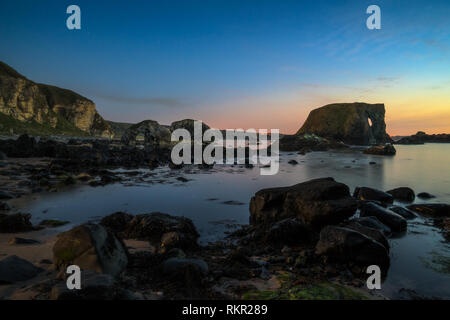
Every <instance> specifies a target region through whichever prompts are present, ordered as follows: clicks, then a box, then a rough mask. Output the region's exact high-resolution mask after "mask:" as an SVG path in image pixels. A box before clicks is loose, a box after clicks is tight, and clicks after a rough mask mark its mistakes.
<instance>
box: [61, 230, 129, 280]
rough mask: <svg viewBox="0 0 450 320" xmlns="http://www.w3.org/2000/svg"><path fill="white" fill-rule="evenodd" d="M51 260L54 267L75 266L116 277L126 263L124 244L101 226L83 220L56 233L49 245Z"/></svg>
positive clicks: (126, 256)
mask: <svg viewBox="0 0 450 320" xmlns="http://www.w3.org/2000/svg"><path fill="white" fill-rule="evenodd" d="M53 256H54V258H53V262H54V264H55V266H56V267H57V268H58V269H64V268H65V267H67V266H68V265H72V264H75V265H78V266H79V267H80V268H81V269H82V270H92V271H95V272H99V273H106V274H110V275H112V276H116V275H118V274H119V273H121V272H122V271H123V270H124V269H125V267H126V266H127V263H128V255H127V251H126V248H125V247H124V245H123V244H122V243H121V242H120V241H119V240H118V239H117V238H116V237H115V236H114V234H112V233H110V232H108V231H107V230H106V229H105V228H104V227H103V226H101V225H97V224H92V223H86V224H83V225H81V226H78V227H75V228H73V229H71V230H69V231H67V232H64V233H61V234H59V235H58V239H57V241H56V243H55V245H54V246H53Z"/></svg>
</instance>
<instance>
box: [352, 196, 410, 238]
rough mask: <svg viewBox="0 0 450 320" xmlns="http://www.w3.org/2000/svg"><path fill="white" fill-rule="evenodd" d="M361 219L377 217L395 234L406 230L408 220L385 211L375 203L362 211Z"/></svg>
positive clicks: (369, 203) (365, 206)
mask: <svg viewBox="0 0 450 320" xmlns="http://www.w3.org/2000/svg"><path fill="white" fill-rule="evenodd" d="M360 216H361V217H371V216H373V217H376V218H377V219H378V220H380V221H381V222H382V223H383V224H385V225H387V226H388V227H389V228H390V229H391V230H392V231H394V232H401V231H405V230H406V226H407V223H406V220H405V219H404V218H403V217H402V216H400V215H398V214H397V213H395V212H392V211H391V210H388V209H385V208H383V207H381V206H379V205H377V204H375V203H371V202H368V203H366V204H364V206H363V207H361V209H360Z"/></svg>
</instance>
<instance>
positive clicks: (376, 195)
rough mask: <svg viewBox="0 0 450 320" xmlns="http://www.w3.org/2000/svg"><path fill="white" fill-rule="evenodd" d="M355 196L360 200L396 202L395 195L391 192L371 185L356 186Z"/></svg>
mask: <svg viewBox="0 0 450 320" xmlns="http://www.w3.org/2000/svg"><path fill="white" fill-rule="evenodd" d="M353 196H354V197H355V198H357V199H359V200H374V201H380V202H385V203H393V202H394V197H393V196H392V195H391V194H389V193H386V192H383V191H380V190H377V189H373V188H369V187H357V188H355V191H354V192H353Z"/></svg>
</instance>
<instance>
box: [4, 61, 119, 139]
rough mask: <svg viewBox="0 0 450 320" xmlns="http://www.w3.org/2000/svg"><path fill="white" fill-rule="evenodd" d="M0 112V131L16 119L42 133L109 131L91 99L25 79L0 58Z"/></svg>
mask: <svg viewBox="0 0 450 320" xmlns="http://www.w3.org/2000/svg"><path fill="white" fill-rule="evenodd" d="M0 112H1V113H3V114H4V115H6V116H7V117H6V119H7V120H8V121H4V122H5V123H3V122H2V126H3V128H2V131H5V127H6V128H8V126H13V124H14V123H15V122H14V120H19V121H22V122H24V123H25V126H26V125H27V124H29V125H30V128H31V127H32V128H35V129H36V130H37V131H39V129H40V128H41V127H42V130H44V129H47V130H46V131H45V132H44V133H43V134H46V133H47V131H48V132H50V133H51V134H71V135H76V134H85V135H93V136H102V137H110V136H111V135H112V131H111V128H110V126H109V124H108V123H107V122H106V121H105V120H104V119H103V118H102V117H101V116H100V114H99V113H98V112H97V110H96V108H95V104H94V102H92V101H91V100H89V99H87V98H85V97H83V96H81V95H79V94H77V93H75V92H73V91H70V90H67V89H61V88H58V87H54V86H50V85H45V84H40V83H35V82H33V81H31V80H28V79H27V78H25V77H24V76H23V75H21V74H19V73H18V72H17V71H15V70H14V69H13V68H11V67H10V66H8V65H7V64H5V63H3V62H1V61H0ZM3 118H5V117H2V119H3ZM10 129H11V130H14V129H15V128H14V127H11V128H10ZM15 133H17V132H15Z"/></svg>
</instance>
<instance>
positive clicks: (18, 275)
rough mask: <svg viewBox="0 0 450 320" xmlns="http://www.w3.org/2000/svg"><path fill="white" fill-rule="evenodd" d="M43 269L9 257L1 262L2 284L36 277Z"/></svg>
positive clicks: (0, 279) (0, 280) (0, 281)
mask: <svg viewBox="0 0 450 320" xmlns="http://www.w3.org/2000/svg"><path fill="white" fill-rule="evenodd" d="M42 271H43V269H41V268H39V267H36V266H35V265H33V264H32V263H30V262H29V261H27V260H24V259H21V258H19V257H18V256H15V255H14V256H9V257H7V258H5V259H3V260H1V261H0V284H1V283H15V282H19V281H25V280H29V279H31V278H34V277H36V276H37V275H38V274H39V273H40V272H42Z"/></svg>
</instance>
